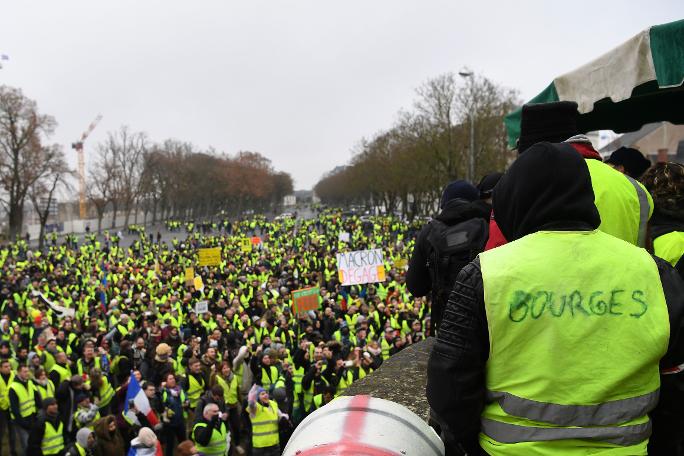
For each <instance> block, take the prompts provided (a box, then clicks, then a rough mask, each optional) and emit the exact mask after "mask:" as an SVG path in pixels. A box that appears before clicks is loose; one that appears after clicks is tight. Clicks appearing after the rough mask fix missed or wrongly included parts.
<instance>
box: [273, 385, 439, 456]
mask: <svg viewBox="0 0 684 456" xmlns="http://www.w3.org/2000/svg"><path fill="white" fill-rule="evenodd" d="M323 455H325V456H333V455H334V456H443V455H444V444H443V443H442V441H441V440H440V438H439V437H438V436H437V434H436V433H435V431H434V430H433V429H432V428H431V427H430V426H428V425H427V423H425V422H424V421H423V420H421V419H420V418H419V417H418V416H417V415H416V414H415V413H413V412H412V411H410V410H409V409H407V408H406V407H404V406H403V405H399V404H397V403H395V402H391V401H387V400H385V399H378V398H375V397H370V396H354V397H347V396H341V397H339V398H337V399H335V400H334V401H332V402H330V403H329V404H327V405H325V406H324V407H321V408H320V409H318V410H316V411H315V412H314V413H312V414H311V415H309V416H307V417H306V419H305V420H304V421H302V422H301V424H300V425H299V426H297V429H295V432H294V433H293V434H292V437H291V438H290V440H289V442H288V444H287V447H285V451H284V452H283V456H323Z"/></svg>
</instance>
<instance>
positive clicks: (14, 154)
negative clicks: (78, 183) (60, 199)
mask: <svg viewBox="0 0 684 456" xmlns="http://www.w3.org/2000/svg"><path fill="white" fill-rule="evenodd" d="M56 126H57V122H56V121H55V119H54V117H52V116H50V115H46V114H41V113H40V112H39V111H38V107H37V105H36V103H35V101H33V100H30V99H28V98H26V97H25V96H24V94H23V93H22V91H21V90H20V89H17V88H13V87H8V86H0V204H1V205H2V208H3V209H4V210H5V212H6V213H7V216H8V219H9V223H8V228H9V229H8V231H9V235H10V237H11V238H12V239H14V238H16V237H17V236H19V235H20V234H21V228H22V225H23V223H24V207H25V204H26V203H27V202H30V203H31V204H32V205H33V207H34V209H35V210H36V212H37V213H38V216H39V219H40V221H41V233H40V235H41V241H42V239H43V236H44V229H45V222H46V221H47V218H48V215H49V210H50V206H51V204H52V200H53V199H54V197H55V194H56V192H57V189H58V187H59V186H60V185H65V184H66V183H67V182H68V174H69V172H70V171H69V169H68V167H67V164H66V160H65V158H64V151H63V150H62V148H61V147H60V146H59V145H57V144H48V140H49V138H50V136H51V135H52V134H53V133H54V131H55V127H56ZM46 202H47V204H45V203H46Z"/></svg>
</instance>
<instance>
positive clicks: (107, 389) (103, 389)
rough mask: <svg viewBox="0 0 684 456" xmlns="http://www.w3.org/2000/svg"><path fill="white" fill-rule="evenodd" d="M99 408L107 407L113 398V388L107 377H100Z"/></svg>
mask: <svg viewBox="0 0 684 456" xmlns="http://www.w3.org/2000/svg"><path fill="white" fill-rule="evenodd" d="M99 394H100V404H99V407H100V408H104V407H107V406H108V405H109V403H110V402H112V399H113V398H114V388H112V385H111V383H109V380H107V377H104V376H103V377H102V385H100V391H99Z"/></svg>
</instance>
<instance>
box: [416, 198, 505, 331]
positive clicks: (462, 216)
mask: <svg viewBox="0 0 684 456" xmlns="http://www.w3.org/2000/svg"><path fill="white" fill-rule="evenodd" d="M490 212H491V210H490V209H489V208H488V207H487V206H486V205H483V204H480V203H478V202H477V201H475V202H470V201H466V200H463V199H453V200H451V201H448V202H447V203H446V205H445V206H444V208H443V209H442V211H441V212H440V213H439V215H437V216H436V217H435V218H436V219H437V220H439V221H441V222H443V223H444V224H445V225H448V226H452V225H455V224H457V223H461V222H465V221H466V220H471V219H474V218H481V219H483V220H485V221H486V222H487V223H488V222H489V215H490ZM432 229H433V224H432V223H428V224H427V225H425V226H424V227H423V228H422V229H421V230H420V232H419V233H418V237H417V238H416V244H415V247H414V249H413V255H412V256H411V260H410V262H409V268H408V271H407V272H406V286H407V288H408V290H409V291H410V292H411V294H412V295H413V296H426V295H427V294H428V293H430V292H431V291H434V290H433V284H432V277H431V273H430V268H429V266H428V260H429V259H430V256H431V253H432V250H433V247H432V245H431V244H430V242H429V239H430V233H431V231H432ZM485 239H486V233H485ZM433 306H434V303H433ZM432 323H433V325H434V324H435V322H434V321H433V322H432Z"/></svg>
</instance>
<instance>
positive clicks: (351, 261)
mask: <svg viewBox="0 0 684 456" xmlns="http://www.w3.org/2000/svg"><path fill="white" fill-rule="evenodd" d="M337 271H338V274H339V277H340V282H341V283H342V285H360V284H363V283H372V282H384V281H385V266H384V263H383V261H382V250H380V249H373V250H357V251H354V252H344V253H338V254H337Z"/></svg>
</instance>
